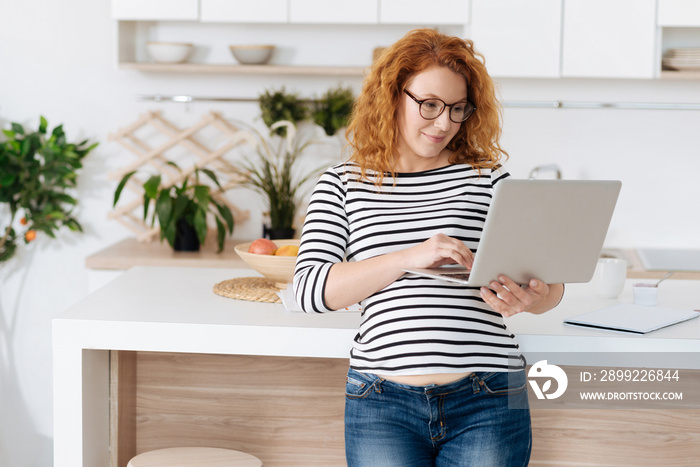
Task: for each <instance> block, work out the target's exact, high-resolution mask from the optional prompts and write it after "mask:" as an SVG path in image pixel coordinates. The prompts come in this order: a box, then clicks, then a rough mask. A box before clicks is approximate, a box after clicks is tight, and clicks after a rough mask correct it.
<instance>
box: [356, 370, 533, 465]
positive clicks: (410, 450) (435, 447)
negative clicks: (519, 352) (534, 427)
mask: <svg viewBox="0 0 700 467" xmlns="http://www.w3.org/2000/svg"><path fill="white" fill-rule="evenodd" d="M526 385H527V381H526V377H525V372H524V371H518V372H516V373H510V374H509V373H508V372H483V373H479V372H477V373H472V374H471V375H469V376H467V377H465V378H462V379H460V380H458V381H454V382H452V383H449V384H444V385H435V384H431V385H428V386H409V385H405V384H399V383H394V382H392V381H387V380H384V379H382V378H380V377H378V376H376V375H373V374H367V373H359V372H357V371H355V370H353V369H350V370H349V371H348V376H347V383H346V389H345V453H346V457H347V462H348V466H349V467H357V466H362V467H394V466H396V467H398V466H401V467H408V466H415V467H429V466H435V467H447V466H477V465H478V466H481V467H514V466H518V467H519V466H526V465H527V464H528V462H529V459H530V450H531V446H532V433H531V426H530V411H529V408H528V405H527V386H526ZM509 400H510V404H511V407H513V405H515V406H517V407H521V408H509Z"/></svg>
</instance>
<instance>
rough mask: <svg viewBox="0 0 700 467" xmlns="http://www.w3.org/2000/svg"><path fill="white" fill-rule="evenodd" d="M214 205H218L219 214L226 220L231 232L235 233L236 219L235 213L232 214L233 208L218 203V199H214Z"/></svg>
mask: <svg viewBox="0 0 700 467" xmlns="http://www.w3.org/2000/svg"><path fill="white" fill-rule="evenodd" d="M214 206H216V209H217V210H218V211H219V215H220V216H221V218H222V219H223V220H224V221H225V222H226V225H227V226H228V231H229V233H233V227H234V224H235V221H234V218H233V214H231V210H230V209H229V208H228V206H226V205H224V204H221V203H218V202H216V201H214Z"/></svg>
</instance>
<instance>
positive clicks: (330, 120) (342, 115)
mask: <svg viewBox="0 0 700 467" xmlns="http://www.w3.org/2000/svg"><path fill="white" fill-rule="evenodd" d="M354 104H355V96H354V95H353V92H352V88H350V87H347V88H344V87H342V86H338V87H335V88H331V89H329V90H328V91H326V93H325V94H323V96H321V98H320V99H316V100H315V101H314V102H313V105H312V109H311V118H312V119H313V121H314V123H316V124H317V125H318V126H320V127H321V128H323V130H324V131H325V132H326V134H327V135H328V136H333V135H334V134H336V132H337V131H338V130H340V129H341V128H344V127H345V126H347V124H348V119H349V118H350V114H351V113H352V108H353V105H354Z"/></svg>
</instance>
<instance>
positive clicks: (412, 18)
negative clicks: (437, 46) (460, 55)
mask: <svg viewBox="0 0 700 467" xmlns="http://www.w3.org/2000/svg"><path fill="white" fill-rule="evenodd" d="M379 22H380V23H383V24H416V25H438V24H467V23H468V22H469V0H432V1H431V2H430V6H429V7H427V6H426V2H425V0H379Z"/></svg>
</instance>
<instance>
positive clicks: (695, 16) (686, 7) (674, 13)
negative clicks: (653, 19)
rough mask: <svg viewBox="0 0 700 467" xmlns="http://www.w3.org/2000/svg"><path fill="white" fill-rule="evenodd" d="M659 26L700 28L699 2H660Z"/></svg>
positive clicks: (695, 0) (687, 0)
mask: <svg viewBox="0 0 700 467" xmlns="http://www.w3.org/2000/svg"><path fill="white" fill-rule="evenodd" d="M658 15H659V17H658V23H659V26H661V27H665V26H673V27H700V2H699V1H698V0H659V13H658Z"/></svg>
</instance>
